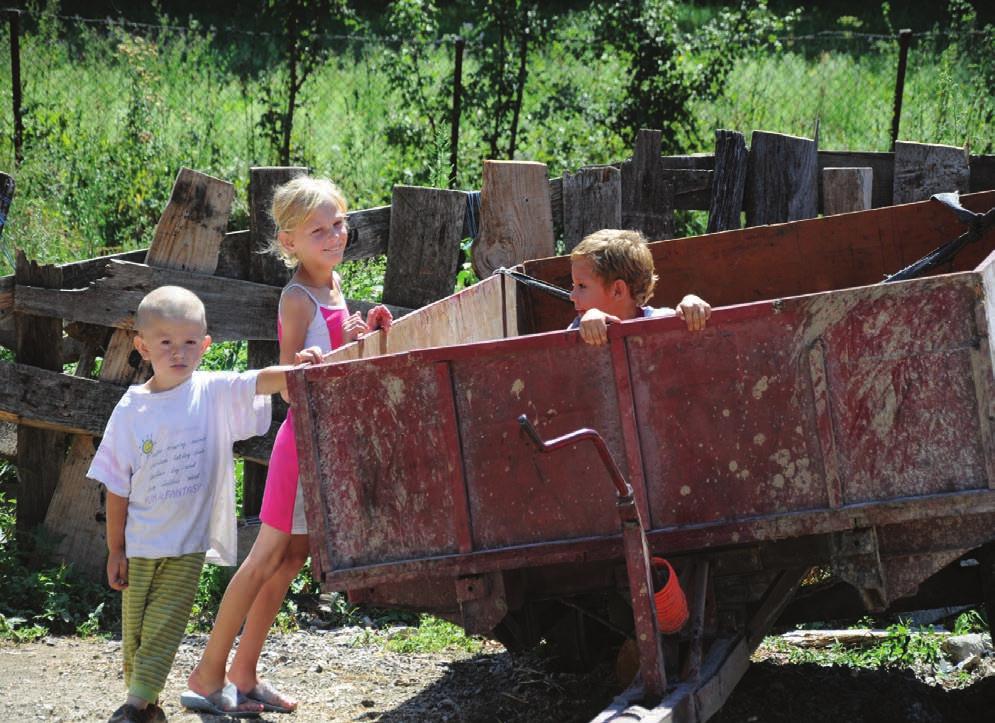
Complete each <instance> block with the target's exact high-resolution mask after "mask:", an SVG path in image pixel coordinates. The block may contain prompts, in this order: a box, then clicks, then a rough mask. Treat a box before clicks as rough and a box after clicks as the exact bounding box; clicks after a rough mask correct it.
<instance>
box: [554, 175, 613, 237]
mask: <svg viewBox="0 0 995 723" xmlns="http://www.w3.org/2000/svg"><path fill="white" fill-rule="evenodd" d="M621 227H622V175H621V173H620V172H619V170H618V169H617V168H615V167H614V166H591V167H589V168H582V169H580V170H579V171H577V172H576V173H569V172H567V171H564V172H563V243H564V245H565V246H566V250H567V251H570V250H571V249H572V248H573V247H574V246H576V245H577V244H578V243H579V242H580V240H581V239H583V238H584V237H585V236H587V235H588V234H589V233H593V232H594V231H600V230H601V229H603V228H621Z"/></svg>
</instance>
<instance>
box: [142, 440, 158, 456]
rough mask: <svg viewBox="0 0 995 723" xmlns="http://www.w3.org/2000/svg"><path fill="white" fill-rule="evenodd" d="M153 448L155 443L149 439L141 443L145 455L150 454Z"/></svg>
mask: <svg viewBox="0 0 995 723" xmlns="http://www.w3.org/2000/svg"><path fill="white" fill-rule="evenodd" d="M154 448H155V443H154V442H153V441H152V440H151V439H146V440H144V441H143V442H142V451H143V452H144V453H145V454H152V450H153V449H154Z"/></svg>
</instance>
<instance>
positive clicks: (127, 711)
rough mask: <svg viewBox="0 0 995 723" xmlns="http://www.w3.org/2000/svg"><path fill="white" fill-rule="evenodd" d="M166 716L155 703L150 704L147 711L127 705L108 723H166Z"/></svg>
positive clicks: (115, 712) (116, 712)
mask: <svg viewBox="0 0 995 723" xmlns="http://www.w3.org/2000/svg"><path fill="white" fill-rule="evenodd" d="M165 721H166V714H165V713H164V712H163V710H162V708H160V707H159V706H157V705H156V704H155V703H149V704H148V705H147V706H146V707H145V710H139V709H138V708H136V707H135V706H133V705H131V704H129V703H125V704H124V705H122V706H121V707H120V708H118V709H117V710H116V711H114V713H113V714H112V715H111V717H110V720H109V721H108V723H165Z"/></svg>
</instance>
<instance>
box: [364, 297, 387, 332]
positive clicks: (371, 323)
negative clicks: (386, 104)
mask: <svg viewBox="0 0 995 723" xmlns="http://www.w3.org/2000/svg"><path fill="white" fill-rule="evenodd" d="M393 321H394V315H393V314H391V313H390V309H388V308H387V307H386V306H384V305H383V304H377V305H376V306H374V307H373V308H372V309H370V310H369V311H368V312H366V328H367V329H368V330H369V331H374V330H376V329H382V330H383V331H384V333H386V332H388V331H390V325H391V323H392V322H393Z"/></svg>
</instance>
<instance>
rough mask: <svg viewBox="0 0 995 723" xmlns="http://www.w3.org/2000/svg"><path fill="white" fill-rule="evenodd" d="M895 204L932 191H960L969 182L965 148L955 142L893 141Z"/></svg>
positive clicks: (926, 195)
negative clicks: (945, 144) (942, 143)
mask: <svg viewBox="0 0 995 723" xmlns="http://www.w3.org/2000/svg"><path fill="white" fill-rule="evenodd" d="M894 184H895V185H894V188H893V193H892V202H893V203H894V205H896V206H897V205H899V204H901V203H913V202H915V201H925V200H926V199H928V198H929V197H930V196H932V195H933V194H934V193H945V192H947V191H960V192H962V193H966V192H967V191H968V190H969V189H970V185H971V165H970V162H969V159H968V155H967V151H966V150H964V149H963V148H957V147H956V146H944V145H936V144H926V143H906V142H904V141H898V142H897V143H896V144H895V180H894Z"/></svg>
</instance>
